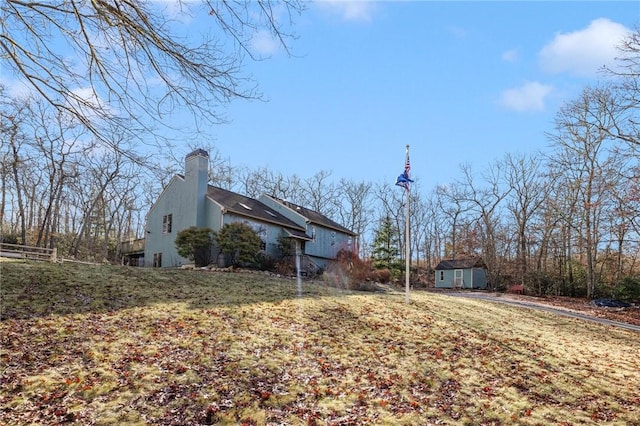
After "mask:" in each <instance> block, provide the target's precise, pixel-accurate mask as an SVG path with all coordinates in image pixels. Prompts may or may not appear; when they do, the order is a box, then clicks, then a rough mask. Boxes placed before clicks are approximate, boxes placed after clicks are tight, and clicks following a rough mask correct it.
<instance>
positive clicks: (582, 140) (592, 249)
mask: <svg viewBox="0 0 640 426" xmlns="http://www.w3.org/2000/svg"><path fill="white" fill-rule="evenodd" d="M607 93H609V91H608V88H589V87H587V88H585V89H584V90H583V92H582V94H581V96H580V97H579V98H577V99H576V100H575V101H573V102H570V103H568V104H567V105H566V106H565V107H563V108H562V109H561V110H560V111H559V112H558V114H557V117H556V132H555V133H553V134H549V135H548V136H549V138H550V140H551V141H552V142H553V144H554V145H555V147H556V150H555V152H554V153H553V156H552V157H551V161H552V162H554V163H555V164H556V167H555V169H556V170H557V173H559V175H560V177H561V179H560V180H559V181H558V184H560V185H563V186H564V187H565V189H566V191H565V194H566V195H567V199H568V200H570V201H569V203H570V205H571V208H570V210H568V213H570V214H569V215H566V220H565V222H566V223H567V224H568V225H569V226H570V227H571V228H572V230H574V231H576V232H577V237H578V238H579V243H578V247H579V248H580V251H581V253H583V254H584V256H585V264H586V291H587V297H592V296H593V295H594V294H595V290H596V284H597V282H598V277H597V275H596V263H597V259H598V247H599V245H600V243H601V240H602V235H603V233H602V228H601V225H602V222H601V220H602V215H603V212H604V211H605V210H606V208H607V206H608V204H609V202H610V193H611V188H610V185H611V182H613V171H614V170H615V169H616V168H617V167H619V165H620V159H619V158H617V156H616V155H614V154H615V151H613V150H611V149H607V147H606V146H605V142H607V140H608V139H609V131H608V130H610V128H611V125H612V123H611V122H610V121H608V119H607V117H608V111H609V109H608V106H609V105H610V102H611V100H612V98H610V97H608V96H607ZM559 213H562V211H559ZM568 260H569V261H572V260H573V259H572V258H571V256H569V257H568Z"/></svg>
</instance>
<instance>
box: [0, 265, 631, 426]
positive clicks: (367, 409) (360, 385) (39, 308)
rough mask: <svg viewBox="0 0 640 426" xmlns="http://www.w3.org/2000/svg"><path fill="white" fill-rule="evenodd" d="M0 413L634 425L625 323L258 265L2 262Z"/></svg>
mask: <svg viewBox="0 0 640 426" xmlns="http://www.w3.org/2000/svg"><path fill="white" fill-rule="evenodd" d="M0 291H1V296H2V301H1V307H0V317H1V321H0V424H8V425H24V424H38V425H46V424H59V423H67V424H74V423H75V424H105V425H112V424H141V425H142V424H166V425H169V424H171V425H179V424H180V425H184V424H234V425H235V424H246V425H267V424H271V425H289V424H290V425H298V424H308V425H313V424H318V425H347V424H349V425H363V424H388V425H398V424H406V425H418V424H420V425H428V424H469V425H481V424H495V425H504V424H524V425H549V424H559V425H570V424H571V425H574V424H594V423H599V424H621V425H625V424H640V374H639V373H638V372H639V371H640V336H638V333H634V332H631V331H625V330H620V329H616V328H613V327H610V326H602V325H598V324H594V323H589V322H584V321H580V320H575V319H570V318H566V317H559V316H555V315H553V314H550V313H545V312H538V311H534V310H529V309H519V308H515V307H509V306H506V305H499V304H491V303H489V302H484V301H480V300H471V299H463V298H450V297H447V296H443V295H438V294H433V293H427V292H413V293H412V294H411V303H410V304H408V305H407V304H406V303H405V302H404V293H402V292H400V291H398V292H394V291H386V292H378V293H359V292H352V291H347V290H343V289H338V288H334V287H331V286H328V285H325V284H324V283H323V282H321V281H317V282H305V283H304V284H303V292H302V295H301V296H298V292H297V288H296V282H295V280H290V279H284V278H277V277H272V276H268V275H262V274H249V273H221V272H217V273H213V272H204V271H197V270H196V271H186V270H158V269H139V268H130V267H118V266H89V265H73V264H47V263H24V262H7V261H4V262H0Z"/></svg>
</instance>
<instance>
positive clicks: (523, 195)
mask: <svg viewBox="0 0 640 426" xmlns="http://www.w3.org/2000/svg"><path fill="white" fill-rule="evenodd" d="M504 164H505V166H506V173H507V178H508V179H509V186H510V187H511V188H513V191H512V192H511V193H510V195H509V197H508V198H507V208H508V209H509V211H510V212H511V214H512V215H513V218H514V221H515V225H516V258H517V264H518V266H519V268H518V274H519V276H518V281H519V282H520V283H521V284H523V285H524V284H528V283H526V282H525V279H526V277H527V272H528V264H529V253H530V245H531V244H532V243H533V240H532V235H529V232H530V228H531V223H532V218H533V217H534V216H535V214H536V212H537V211H538V210H539V209H540V207H542V205H543V203H544V202H545V201H546V199H547V197H546V193H547V192H548V188H549V187H550V185H549V184H548V182H547V181H546V180H545V179H543V176H542V174H543V170H542V166H543V163H542V159H541V158H539V157H537V156H535V155H532V156H528V155H511V154H507V155H506V157H505V161H504Z"/></svg>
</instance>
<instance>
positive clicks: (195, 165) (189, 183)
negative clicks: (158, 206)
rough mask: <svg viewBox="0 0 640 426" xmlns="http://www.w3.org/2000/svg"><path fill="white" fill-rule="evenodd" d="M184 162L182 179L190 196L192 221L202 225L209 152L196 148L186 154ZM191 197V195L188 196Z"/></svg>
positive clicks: (203, 223)
mask: <svg viewBox="0 0 640 426" xmlns="http://www.w3.org/2000/svg"><path fill="white" fill-rule="evenodd" d="M184 162H185V164H184V180H185V183H186V190H187V191H188V192H189V193H190V195H191V196H192V197H194V198H193V199H192V202H190V203H189V204H191V205H192V206H193V214H194V216H193V219H192V222H191V223H193V224H194V225H195V226H198V227H203V226H205V225H206V221H205V196H206V194H207V184H208V182H209V153H208V152H207V151H205V150H204V149H196V150H195V151H193V152H191V153H189V154H187V156H186V157H185V161H184ZM189 198H191V197H189Z"/></svg>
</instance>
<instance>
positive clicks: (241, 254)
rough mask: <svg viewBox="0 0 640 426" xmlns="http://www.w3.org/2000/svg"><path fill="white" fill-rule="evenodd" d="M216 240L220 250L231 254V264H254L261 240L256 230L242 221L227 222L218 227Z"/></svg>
mask: <svg viewBox="0 0 640 426" xmlns="http://www.w3.org/2000/svg"><path fill="white" fill-rule="evenodd" d="M216 240H217V243H218V245H219V246H220V250H221V251H222V252H223V253H225V254H229V255H230V256H231V264H232V265H233V266H238V265H241V264H249V265H251V264H254V262H255V257H256V255H257V254H258V252H259V251H260V244H261V243H262V240H261V239H260V237H259V236H258V234H256V232H255V231H254V230H253V229H252V228H251V227H250V226H249V225H247V224H245V223H242V222H233V223H227V224H226V225H224V226H223V227H222V229H220V232H218V235H216Z"/></svg>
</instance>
